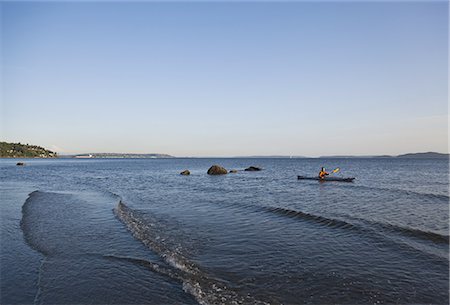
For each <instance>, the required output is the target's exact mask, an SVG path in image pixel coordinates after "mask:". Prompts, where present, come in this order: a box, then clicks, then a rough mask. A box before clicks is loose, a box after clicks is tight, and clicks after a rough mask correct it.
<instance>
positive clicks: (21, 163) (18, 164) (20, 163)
mask: <svg viewBox="0 0 450 305" xmlns="http://www.w3.org/2000/svg"><path fill="white" fill-rule="evenodd" d="M16 165H17V166H24V165H25V163H23V162H17V164H16Z"/></svg>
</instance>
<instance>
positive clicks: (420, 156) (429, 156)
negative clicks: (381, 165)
mask: <svg viewBox="0 0 450 305" xmlns="http://www.w3.org/2000/svg"><path fill="white" fill-rule="evenodd" d="M449 157H450V154H443V153H437V152H423V153H407V154H402V155H397V156H390V155H381V156H351V155H348V156H342V155H341V156H339V155H337V156H321V157H319V158H324V159H326V158H410V159H445V158H449Z"/></svg>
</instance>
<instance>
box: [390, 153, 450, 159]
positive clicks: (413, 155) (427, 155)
mask: <svg viewBox="0 0 450 305" xmlns="http://www.w3.org/2000/svg"><path fill="white" fill-rule="evenodd" d="M448 157H449V154H441V153H437V152H424V153H411V154H403V155H399V156H397V158H423V159H430V158H433V159H434V158H448Z"/></svg>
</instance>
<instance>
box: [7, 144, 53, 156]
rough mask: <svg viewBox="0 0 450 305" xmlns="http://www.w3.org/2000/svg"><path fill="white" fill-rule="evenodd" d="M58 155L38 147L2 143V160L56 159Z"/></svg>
mask: <svg viewBox="0 0 450 305" xmlns="http://www.w3.org/2000/svg"><path fill="white" fill-rule="evenodd" d="M56 157H58V155H57V153H55V152H53V151H50V150H48V149H45V148H43V147H40V146H36V145H28V144H21V143H7V142H0V158H56Z"/></svg>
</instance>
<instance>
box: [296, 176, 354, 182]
mask: <svg viewBox="0 0 450 305" xmlns="http://www.w3.org/2000/svg"><path fill="white" fill-rule="evenodd" d="M297 179H298V180H318V181H341V182H353V180H355V178H340V177H324V178H323V179H320V178H319V177H305V176H297Z"/></svg>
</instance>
